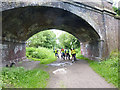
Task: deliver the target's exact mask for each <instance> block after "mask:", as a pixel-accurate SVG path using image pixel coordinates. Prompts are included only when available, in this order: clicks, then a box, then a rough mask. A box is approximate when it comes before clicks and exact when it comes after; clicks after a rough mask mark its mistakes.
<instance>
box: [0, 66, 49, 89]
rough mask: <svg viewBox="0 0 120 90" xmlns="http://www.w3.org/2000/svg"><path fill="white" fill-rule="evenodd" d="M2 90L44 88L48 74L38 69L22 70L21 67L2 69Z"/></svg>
mask: <svg viewBox="0 0 120 90" xmlns="http://www.w3.org/2000/svg"><path fill="white" fill-rule="evenodd" d="M1 78H2V82H1V83H2V87H3V88H6V87H7V88H45V87H46V85H47V81H48V79H49V74H48V73H47V72H45V71H43V70H40V69H34V70H24V68H23V67H17V68H15V67H13V68H3V70H2V74H1Z"/></svg>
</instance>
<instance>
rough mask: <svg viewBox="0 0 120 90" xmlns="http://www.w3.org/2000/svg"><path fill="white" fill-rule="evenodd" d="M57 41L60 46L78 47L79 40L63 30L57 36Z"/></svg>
mask: <svg viewBox="0 0 120 90" xmlns="http://www.w3.org/2000/svg"><path fill="white" fill-rule="evenodd" d="M58 39H59V42H60V46H61V48H78V47H80V42H79V41H78V39H77V38H75V37H74V36H73V35H71V34H69V33H67V32H65V33H62V34H61V35H60V36H59V37H58Z"/></svg>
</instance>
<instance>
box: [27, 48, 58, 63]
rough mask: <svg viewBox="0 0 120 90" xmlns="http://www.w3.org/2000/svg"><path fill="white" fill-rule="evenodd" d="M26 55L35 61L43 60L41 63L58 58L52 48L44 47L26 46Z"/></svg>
mask: <svg viewBox="0 0 120 90" xmlns="http://www.w3.org/2000/svg"><path fill="white" fill-rule="evenodd" d="M26 56H27V57H28V58H29V59H31V60H34V61H41V64H49V63H51V62H53V61H56V59H57V58H56V57H55V55H54V52H53V50H52V49H48V48H44V47H39V48H34V47H26Z"/></svg>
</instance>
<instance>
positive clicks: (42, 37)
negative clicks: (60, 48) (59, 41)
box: [26, 30, 56, 48]
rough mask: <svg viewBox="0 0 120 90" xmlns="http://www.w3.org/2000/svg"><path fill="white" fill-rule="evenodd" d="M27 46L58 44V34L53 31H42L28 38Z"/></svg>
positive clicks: (47, 46) (48, 46) (52, 45)
mask: <svg viewBox="0 0 120 90" xmlns="http://www.w3.org/2000/svg"><path fill="white" fill-rule="evenodd" d="M26 43H27V46H30V47H39V46H40V47H46V48H52V47H54V46H55V45H56V35H55V34H54V33H53V32H52V31H49V30H47V31H42V32H39V33H37V34H35V35H33V36H32V37H31V38H29V39H28V40H27V42H26Z"/></svg>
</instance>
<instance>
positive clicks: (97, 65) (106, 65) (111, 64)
mask: <svg viewBox="0 0 120 90" xmlns="http://www.w3.org/2000/svg"><path fill="white" fill-rule="evenodd" d="M79 59H83V60H87V61H88V63H89V64H90V66H91V67H92V69H93V70H94V71H95V72H96V73H98V74H100V75H101V76H102V77H104V78H105V79H106V81H108V82H109V83H112V84H114V85H115V86H116V87H118V81H120V78H118V53H117V52H112V53H111V55H110V58H109V59H107V60H104V61H101V62H97V61H94V60H89V59H88V58H85V57H84V56H82V55H81V56H80V57H79ZM119 86H120V85H119Z"/></svg>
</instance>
